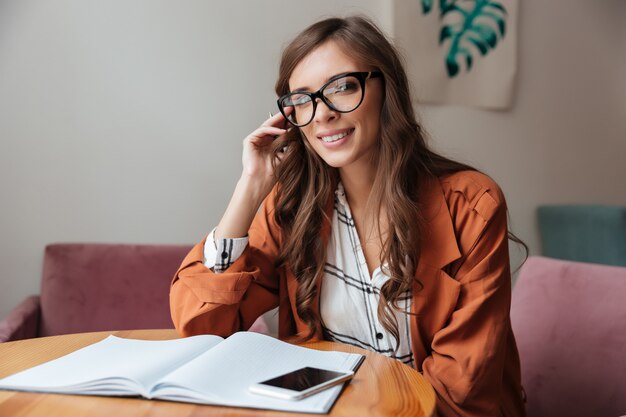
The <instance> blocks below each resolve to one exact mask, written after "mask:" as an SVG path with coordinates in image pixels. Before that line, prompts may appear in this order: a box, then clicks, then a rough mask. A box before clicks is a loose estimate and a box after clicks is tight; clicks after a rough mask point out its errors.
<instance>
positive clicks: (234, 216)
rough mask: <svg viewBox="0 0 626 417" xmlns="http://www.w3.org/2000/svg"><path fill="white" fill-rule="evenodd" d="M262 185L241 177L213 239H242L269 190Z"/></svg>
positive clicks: (243, 176)
mask: <svg viewBox="0 0 626 417" xmlns="http://www.w3.org/2000/svg"><path fill="white" fill-rule="evenodd" d="M266 188H267V187H266V186H264V185H263V184H258V183H257V182H255V181H254V180H253V179H250V178H248V177H246V176H245V175H242V177H241V178H240V179H239V181H238V182H237V186H236V187H235V191H234V192H233V195H232V197H231V199H230V202H229V203H228V207H227V208H226V211H225V212H224V215H223V216H222V219H221V220H220V222H219V224H218V226H217V228H216V229H215V239H228V238H239V237H244V236H246V235H247V234H248V230H249V229H250V225H251V224H252V220H253V219H254V216H255V215H256V213H257V211H258V209H259V207H260V206H261V204H262V203H263V199H264V198H265V197H266V196H267V194H268V192H269V190H267V189H266Z"/></svg>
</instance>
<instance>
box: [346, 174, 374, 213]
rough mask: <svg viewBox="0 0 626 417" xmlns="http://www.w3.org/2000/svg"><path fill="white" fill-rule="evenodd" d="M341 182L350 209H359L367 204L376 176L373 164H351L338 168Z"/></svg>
mask: <svg viewBox="0 0 626 417" xmlns="http://www.w3.org/2000/svg"><path fill="white" fill-rule="evenodd" d="M339 176H340V177H341V183H342V184H343V188H344V190H345V192H346V197H347V199H348V204H350V210H351V211H354V210H359V209H361V208H363V207H364V206H365V205H366V204H367V199H368V198H369V196H370V192H371V191H372V186H373V185H374V179H375V178H376V166H374V165H373V164H358V165H357V164H352V165H351V166H349V167H345V168H341V169H340V170H339Z"/></svg>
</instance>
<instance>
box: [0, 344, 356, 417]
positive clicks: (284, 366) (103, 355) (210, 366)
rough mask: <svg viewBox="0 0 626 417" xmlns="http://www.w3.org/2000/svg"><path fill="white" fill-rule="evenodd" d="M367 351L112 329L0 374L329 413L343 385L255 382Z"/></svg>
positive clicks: (10, 381) (51, 385)
mask: <svg viewBox="0 0 626 417" xmlns="http://www.w3.org/2000/svg"><path fill="white" fill-rule="evenodd" d="M364 358H365V357H364V356H363V355H358V354H353V353H345V352H322V351H317V350H313V349H307V348H304V347H300V346H295V345H291V344H288V343H285V342H282V341H280V340H278V339H275V338H272V337H270V336H265V335H262V334H259V333H253V332H239V333H235V334H233V335H232V336H230V337H228V338H226V339H223V338H221V337H219V336H211V335H203V336H193V337H188V338H184V339H176V340H159V341H153V340H134V339H122V338H118V337H115V336H109V337H108V338H106V339H104V340H103V341H101V342H98V343H95V344H93V345H90V346H87V347H85V348H83V349H80V350H77V351H75V352H73V353H70V354H68V355H66V356H63V357H61V358H59V359H55V360H53V361H50V362H47V363H44V364H42V365H39V366H36V367H34V368H30V369H27V370H25V371H22V372H19V373H17V374H14V375H11V376H8V377H6V378H4V379H0V389H5V390H19V391H37V392H50V393H62V394H82V395H107V396H142V397H145V398H155V399H161V400H169V401H182V402H193V403H199V404H214V405H223V406H236V407H250V408H261V409H269V410H282V411H292V412H301V413H327V412H328V410H330V408H331V407H332V405H333V404H334V402H335V400H336V399H337V397H338V396H339V394H340V392H341V389H342V386H341V385H339V386H336V387H333V388H329V389H327V390H325V391H322V392H320V393H318V394H315V395H313V396H311V397H308V398H305V399H303V400H300V401H290V400H280V399H274V398H270V397H264V396H260V395H256V394H252V393H250V392H249V391H248V387H249V386H250V385H251V384H254V383H257V382H260V381H263V380H266V379H268V378H271V377H274V376H276V375H279V374H282V373H285V372H288V371H292V370H295V369H298V368H301V367H303V366H313V367H318V368H324V369H330V370H338V371H348V370H352V371H356V370H357V369H358V367H359V366H360V364H361V363H362V361H363V359H364Z"/></svg>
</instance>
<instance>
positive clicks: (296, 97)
mask: <svg viewBox="0 0 626 417" xmlns="http://www.w3.org/2000/svg"><path fill="white" fill-rule="evenodd" d="M310 94H311V93H291V94H288V95H287V96H285V97H283V99H282V100H281V102H280V105H281V106H282V107H283V110H287V109H288V108H290V107H292V108H293V111H292V112H291V113H290V114H289V116H288V118H289V120H290V121H291V122H292V123H293V124H295V125H297V126H303V125H306V124H307V123H309V122H310V121H311V120H313V116H314V115H315V105H314V103H313V101H312V99H311V95H310ZM321 94H322V96H323V97H324V99H325V100H324V101H325V102H326V104H327V105H328V106H329V107H331V108H332V109H333V110H336V111H339V112H342V113H347V112H351V111H353V110H355V109H356V108H357V107H358V106H359V104H361V100H362V98H363V89H362V88H361V82H360V81H359V79H358V78H357V77H355V76H346V77H341V78H338V79H336V80H333V81H332V82H330V83H329V84H327V85H326V86H324V88H323V89H322V90H321Z"/></svg>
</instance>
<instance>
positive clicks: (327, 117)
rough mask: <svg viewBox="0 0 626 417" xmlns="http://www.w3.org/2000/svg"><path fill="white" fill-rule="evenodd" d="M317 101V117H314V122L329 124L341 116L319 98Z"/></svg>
mask: <svg viewBox="0 0 626 417" xmlns="http://www.w3.org/2000/svg"><path fill="white" fill-rule="evenodd" d="M315 100H316V102H317V105H316V109H315V115H314V116H313V121H314V122H316V123H320V122H329V121H331V120H334V119H336V118H337V117H338V116H339V112H336V111H335V110H333V109H331V108H330V107H328V105H327V104H326V103H324V101H323V100H322V99H320V98H319V97H317V98H316V99H315Z"/></svg>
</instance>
